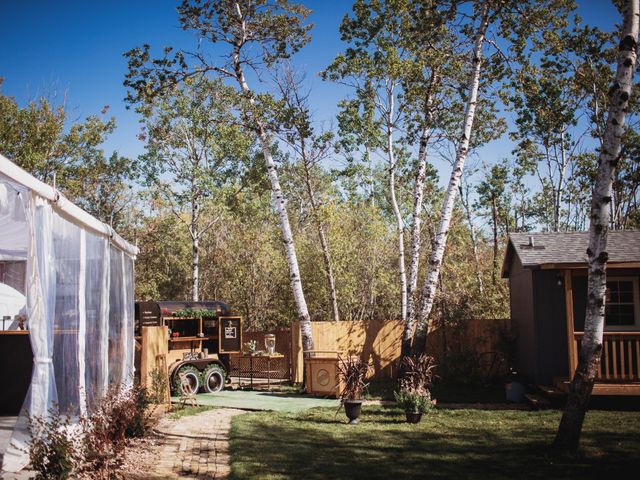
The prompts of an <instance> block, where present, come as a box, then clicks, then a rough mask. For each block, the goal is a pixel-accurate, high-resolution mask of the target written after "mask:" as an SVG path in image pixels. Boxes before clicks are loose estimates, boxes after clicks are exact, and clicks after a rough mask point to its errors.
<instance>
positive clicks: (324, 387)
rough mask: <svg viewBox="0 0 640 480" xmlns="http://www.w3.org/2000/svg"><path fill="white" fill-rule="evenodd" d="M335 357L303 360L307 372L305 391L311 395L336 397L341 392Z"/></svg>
mask: <svg viewBox="0 0 640 480" xmlns="http://www.w3.org/2000/svg"><path fill="white" fill-rule="evenodd" d="M338 362H339V360H338V358H337V357H336V356H326V357H314V358H307V359H305V367H306V371H307V381H306V389H307V393H309V394H311V395H321V396H326V397H329V396H331V397H337V396H338V395H339V394H340V392H341V391H342V384H341V383H340V378H339V375H338Z"/></svg>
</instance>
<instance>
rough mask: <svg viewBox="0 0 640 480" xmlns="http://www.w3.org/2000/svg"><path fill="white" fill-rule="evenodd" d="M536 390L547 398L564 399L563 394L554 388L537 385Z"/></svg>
mask: <svg viewBox="0 0 640 480" xmlns="http://www.w3.org/2000/svg"><path fill="white" fill-rule="evenodd" d="M537 387H538V390H540V391H541V392H542V393H543V394H545V395H546V396H547V397H549V398H554V397H556V398H557V397H564V395H565V392H563V391H562V390H560V389H559V388H556V387H550V386H549V385H537Z"/></svg>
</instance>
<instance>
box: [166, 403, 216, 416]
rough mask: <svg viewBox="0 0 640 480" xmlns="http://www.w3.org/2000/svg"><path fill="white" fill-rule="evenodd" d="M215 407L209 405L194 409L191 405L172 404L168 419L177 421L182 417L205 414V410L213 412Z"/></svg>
mask: <svg viewBox="0 0 640 480" xmlns="http://www.w3.org/2000/svg"><path fill="white" fill-rule="evenodd" d="M214 408H217V407H212V406H210V405H201V406H198V407H194V406H193V405H179V404H175V403H174V404H173V406H172V410H171V412H169V414H168V417H169V418H171V419H172V420H178V419H180V418H182V417H188V416H191V415H197V414H198V413H202V412H206V411H207V410H213V409H214Z"/></svg>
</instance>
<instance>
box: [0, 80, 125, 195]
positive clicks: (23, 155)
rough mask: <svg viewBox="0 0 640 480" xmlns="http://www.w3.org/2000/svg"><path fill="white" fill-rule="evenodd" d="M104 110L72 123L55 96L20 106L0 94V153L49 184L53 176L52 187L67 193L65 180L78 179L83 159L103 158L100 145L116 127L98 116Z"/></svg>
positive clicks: (87, 160)
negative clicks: (54, 182)
mask: <svg viewBox="0 0 640 480" xmlns="http://www.w3.org/2000/svg"><path fill="white" fill-rule="evenodd" d="M1 86H2V79H1V78H0V87H1ZM108 110H109V107H105V108H104V109H103V115H102V116H98V115H91V116H89V117H87V118H86V119H85V120H84V121H81V122H73V123H72V122H71V121H70V119H69V112H68V111H67V109H66V106H65V104H64V102H57V101H56V98H55V96H53V97H52V98H45V97H42V98H40V99H38V100H32V101H30V102H29V103H28V105H27V106H25V107H21V106H20V105H19V104H18V102H17V101H16V99H15V98H13V97H7V96H5V95H0V152H2V154H3V155H5V156H7V157H8V158H10V159H11V160H12V161H13V162H15V163H16V164H17V165H19V166H20V167H22V168H24V169H25V170H27V171H28V172H29V173H31V174H32V175H33V176H35V177H36V178H38V179H40V180H42V181H44V182H48V183H50V184H52V183H53V180H54V177H55V180H56V186H57V187H59V188H60V189H61V190H62V191H63V192H64V193H65V194H66V193H69V192H67V191H66V187H67V179H74V178H78V169H79V168H80V167H81V166H82V165H83V164H84V163H85V162H89V161H94V160H96V159H99V158H101V159H104V152H103V151H102V150H101V148H100V147H101V145H102V143H104V141H105V140H106V138H107V137H108V136H109V135H110V134H111V133H113V131H114V130H115V127H116V122H115V119H114V118H110V119H107V120H106V121H105V120H104V118H102V117H103V116H104V114H106V113H107V111H108ZM84 173H85V174H86V173H90V172H86V171H85V172H84Z"/></svg>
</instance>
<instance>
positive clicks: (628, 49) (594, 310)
mask: <svg viewBox="0 0 640 480" xmlns="http://www.w3.org/2000/svg"><path fill="white" fill-rule="evenodd" d="M639 17H640V0H628V2H627V9H626V12H625V18H624V26H623V31H622V35H621V36H622V39H621V41H620V45H619V47H618V68H617V71H616V76H615V80H614V83H613V86H612V88H611V90H610V93H609V96H610V102H609V112H608V116H607V123H606V126H605V130H604V136H603V143H602V148H601V150H600V156H599V158H598V172H597V176H596V183H595V186H594V189H593V194H592V199H591V221H590V225H589V248H588V249H587V255H588V257H589V269H588V280H587V312H586V317H585V323H584V336H583V338H582V349H581V350H580V359H579V361H578V366H577V368H576V371H575V374H574V377H573V381H572V382H571V387H570V391H569V396H568V398H567V403H566V407H565V410H564V414H563V415H562V420H561V421H560V426H559V427H558V434H557V436H556V439H555V442H554V449H555V450H556V451H557V452H560V453H564V452H575V451H576V450H577V448H578V445H579V442H580V433H581V431H582V424H583V422H584V417H585V414H586V411H587V405H588V403H589V398H590V397H591V392H592V390H593V385H594V383H595V377H596V373H597V371H598V369H599V366H600V357H601V355H602V337H603V330H604V314H605V293H606V288H607V260H608V256H609V255H608V252H607V234H608V230H609V222H610V220H611V198H612V190H613V179H614V176H615V169H616V165H617V163H618V161H619V155H620V139H621V137H622V135H623V133H624V124H625V118H626V112H627V107H628V104H629V97H630V96H631V90H632V87H633V74H634V71H635V65H636V60H637V45H638V30H639Z"/></svg>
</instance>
